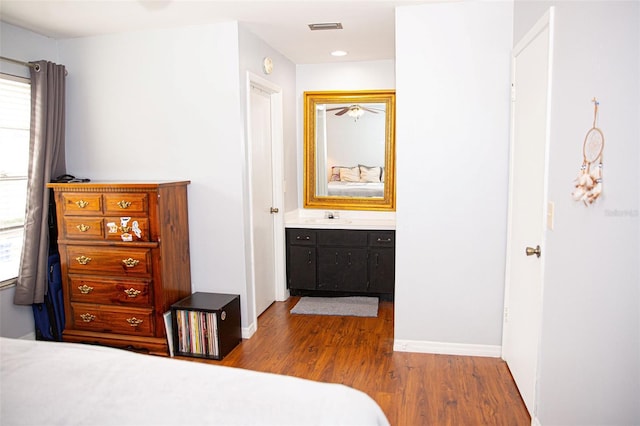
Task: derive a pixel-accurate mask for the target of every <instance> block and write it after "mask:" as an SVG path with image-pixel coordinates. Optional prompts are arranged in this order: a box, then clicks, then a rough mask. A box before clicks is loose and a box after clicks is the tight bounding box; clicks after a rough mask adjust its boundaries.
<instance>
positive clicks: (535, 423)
mask: <svg viewBox="0 0 640 426" xmlns="http://www.w3.org/2000/svg"><path fill="white" fill-rule="evenodd" d="M531 426H542V423H540V420H538V418H537V417H535V416H534V417H533V418H532V419H531Z"/></svg>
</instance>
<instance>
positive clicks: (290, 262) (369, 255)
mask: <svg viewBox="0 0 640 426" xmlns="http://www.w3.org/2000/svg"><path fill="white" fill-rule="evenodd" d="M286 233H287V285H288V287H289V289H290V290H291V292H292V294H304V293H311V292H315V293H318V294H320V293H325V292H327V293H342V294H360V295H362V294H379V295H386V296H391V297H392V296H393V292H394V280H395V231H393V230H385V231H370V230H351V229H304V228H287V230H286Z"/></svg>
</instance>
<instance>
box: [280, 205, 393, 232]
mask: <svg viewBox="0 0 640 426" xmlns="http://www.w3.org/2000/svg"><path fill="white" fill-rule="evenodd" d="M329 212H331V213H332V214H333V216H334V218H333V219H328V218H327V214H328V213H329ZM284 226H285V227H286V228H313V229H371V230H374V229H381V230H389V229H392V230H393V229H396V214H395V212H370V211H347V210H309V209H298V210H293V211H290V212H287V213H285V216H284Z"/></svg>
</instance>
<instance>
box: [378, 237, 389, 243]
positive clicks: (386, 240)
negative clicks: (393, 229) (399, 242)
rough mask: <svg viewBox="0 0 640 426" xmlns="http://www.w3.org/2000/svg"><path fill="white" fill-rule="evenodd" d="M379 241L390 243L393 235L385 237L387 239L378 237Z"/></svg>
mask: <svg viewBox="0 0 640 426" xmlns="http://www.w3.org/2000/svg"><path fill="white" fill-rule="evenodd" d="M377 241H378V242H379V243H390V242H391V241H392V240H391V237H389V238H387V239H385V240H383V239H382V238H380V237H378V240H377Z"/></svg>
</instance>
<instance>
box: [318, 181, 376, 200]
mask: <svg viewBox="0 0 640 426" xmlns="http://www.w3.org/2000/svg"><path fill="white" fill-rule="evenodd" d="M327 194H328V195H333V196H340V197H383V196H384V183H382V182H329V188H328V192H327Z"/></svg>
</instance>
